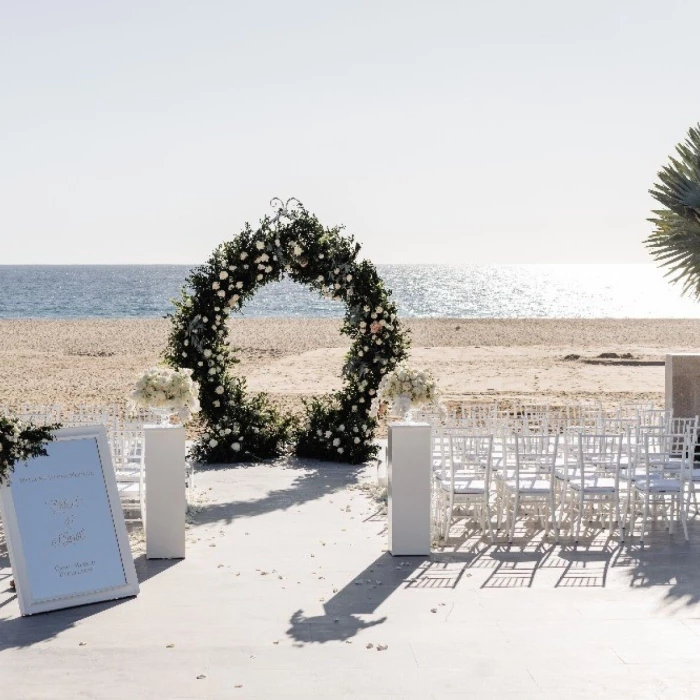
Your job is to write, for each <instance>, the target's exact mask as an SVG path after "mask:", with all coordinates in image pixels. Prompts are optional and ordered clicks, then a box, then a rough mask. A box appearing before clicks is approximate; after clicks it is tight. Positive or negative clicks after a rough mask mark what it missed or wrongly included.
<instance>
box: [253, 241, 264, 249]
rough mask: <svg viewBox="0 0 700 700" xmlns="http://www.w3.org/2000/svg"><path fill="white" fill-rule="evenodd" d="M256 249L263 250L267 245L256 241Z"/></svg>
mask: <svg viewBox="0 0 700 700" xmlns="http://www.w3.org/2000/svg"><path fill="white" fill-rule="evenodd" d="M255 247H256V248H257V249H258V250H262V249H263V248H264V247H265V244H264V243H263V242H262V241H255Z"/></svg>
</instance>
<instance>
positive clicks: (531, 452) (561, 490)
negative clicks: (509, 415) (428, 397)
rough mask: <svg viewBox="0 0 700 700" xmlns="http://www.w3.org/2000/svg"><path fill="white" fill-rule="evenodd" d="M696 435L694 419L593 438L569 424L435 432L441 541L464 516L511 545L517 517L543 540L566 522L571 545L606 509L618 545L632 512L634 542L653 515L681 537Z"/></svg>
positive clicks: (698, 476) (698, 475) (692, 487)
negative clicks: (540, 429) (523, 430)
mask: <svg viewBox="0 0 700 700" xmlns="http://www.w3.org/2000/svg"><path fill="white" fill-rule="evenodd" d="M697 433H698V419H697V418H694V419H675V420H671V421H670V423H668V424H667V425H661V426H640V425H636V426H635V427H631V426H627V427H625V428H624V429H619V430H617V431H616V432H601V433H599V432H588V431H586V430H585V429H582V428H577V427H573V426H570V427H569V428H567V429H566V431H565V432H564V433H562V434H559V433H538V434H519V433H516V432H513V433H509V434H501V435H497V436H495V435H493V434H477V433H473V432H468V431H465V430H463V429H461V428H442V429H435V430H434V438H433V460H434V461H433V473H434V485H435V490H434V493H435V510H436V523H437V524H438V527H439V529H440V532H441V534H442V536H443V537H445V538H446V537H447V536H448V534H449V531H450V527H451V524H452V521H453V518H454V516H455V514H459V512H460V511H465V510H466V512H467V514H468V516H469V517H470V518H472V519H474V520H475V521H476V522H478V523H479V525H480V526H481V528H482V532H484V533H487V534H488V535H489V537H490V538H491V539H492V540H493V539H494V537H495V534H494V527H495V529H496V530H504V532H505V534H507V536H508V538H509V539H510V540H512V539H513V537H514V535H515V527H516V521H517V520H518V518H519V516H520V515H521V514H523V513H526V514H528V515H530V516H531V517H534V518H535V519H536V520H539V521H540V522H541V524H542V526H543V527H544V530H545V535H546V534H548V531H549V529H550V527H551V529H552V530H553V531H554V535H555V537H558V536H559V533H560V530H561V529H562V528H563V526H564V525H567V526H568V528H569V530H570V534H573V535H574V536H575V538H576V540H577V541H578V539H579V537H580V534H581V526H582V523H583V521H584V519H585V518H586V517H587V516H592V515H594V514H595V515H597V516H598V517H600V516H601V515H602V514H603V513H604V512H605V514H606V515H607V521H608V527H609V529H610V531H611V533H612V531H613V530H614V527H615V524H617V528H618V529H619V531H620V535H621V538H622V539H623V540H624V539H625V538H627V537H629V536H630V535H631V534H632V533H633V532H634V529H635V522H636V519H637V518H638V517H639V516H641V519H642V523H641V536H640V539H641V541H642V542H643V541H644V535H645V532H646V531H647V524H648V518H649V515H650V511H652V510H653V513H654V514H656V513H657V512H660V513H661V514H662V517H663V518H664V519H665V520H666V522H667V524H668V525H669V529H670V530H671V531H672V530H673V523H674V522H675V520H676V517H677V518H678V519H679V520H680V522H681V525H682V527H683V531H684V534H685V536H686V539H687V514H688V509H689V505H690V500H691V498H693V499H695V504H696V508H697V495H696V484H697V483H698V482H700V470H698V471H697V472H696V471H695V470H694V469H693V466H694V450H695V445H696V444H697ZM494 515H495V517H494ZM494 521H495V523H494Z"/></svg>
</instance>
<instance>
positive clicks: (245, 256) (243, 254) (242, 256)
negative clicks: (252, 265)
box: [241, 251, 248, 260]
mask: <svg viewBox="0 0 700 700" xmlns="http://www.w3.org/2000/svg"><path fill="white" fill-rule="evenodd" d="M247 257H248V253H246V252H245V251H243V252H242V253H241V260H245V259H246V258H247Z"/></svg>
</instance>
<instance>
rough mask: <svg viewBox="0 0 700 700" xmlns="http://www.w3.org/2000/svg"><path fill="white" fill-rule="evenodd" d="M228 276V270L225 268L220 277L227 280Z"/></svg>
mask: <svg viewBox="0 0 700 700" xmlns="http://www.w3.org/2000/svg"><path fill="white" fill-rule="evenodd" d="M227 277H228V272H226V271H225V270H224V271H222V272H220V273H219V279H220V280H225V279H226V278H227Z"/></svg>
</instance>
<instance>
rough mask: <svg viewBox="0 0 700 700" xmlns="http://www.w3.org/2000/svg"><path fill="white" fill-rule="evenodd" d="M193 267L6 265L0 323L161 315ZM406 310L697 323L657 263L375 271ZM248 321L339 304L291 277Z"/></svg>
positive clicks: (260, 301) (252, 306) (693, 306)
mask: <svg viewBox="0 0 700 700" xmlns="http://www.w3.org/2000/svg"><path fill="white" fill-rule="evenodd" d="M190 269H191V266H188V265H55V266H54V265H0V318H53V319H67V318H125V317H132V318H154V317H162V316H164V315H166V314H167V313H168V312H169V311H171V309H172V303H171V301H170V300H171V299H172V298H174V297H176V296H178V295H179V290H180V288H181V287H182V285H183V284H184V282H185V279H186V277H187V274H188V273H189V271H190ZM377 269H378V271H379V274H380V275H381V277H382V279H383V280H384V282H385V284H386V286H387V287H388V288H390V289H391V290H392V291H393V298H394V299H395V301H396V303H397V305H398V307H399V310H400V313H401V314H402V315H403V316H407V317H430V318H441V317H447V318H699V317H700V303H699V302H696V301H694V300H692V299H689V298H682V297H681V295H680V287H678V286H677V285H676V286H672V285H670V284H669V283H668V282H667V281H666V280H665V279H664V277H663V272H662V271H661V270H659V269H658V268H657V267H656V266H654V265H651V264H649V265H643V264H642V265H617V264H608V265H377ZM241 313H242V315H243V316H244V317H258V318H259V317H288V318H289V317H292V318H293V317H311V318H333V317H340V316H342V315H343V313H344V306H343V305H342V304H341V303H340V302H333V301H329V300H326V299H323V298H321V297H320V296H318V295H317V294H316V293H315V292H312V291H311V290H309V289H307V288H306V287H304V286H302V285H299V284H296V283H294V282H291V281H289V280H285V281H282V282H275V283H270V284H268V285H267V286H265V287H264V288H262V289H261V290H260V291H259V292H258V293H257V294H256V296H255V298H254V299H253V300H251V302H250V303H248V304H247V305H246V306H245V307H244V308H243V310H242V312H241Z"/></svg>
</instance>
